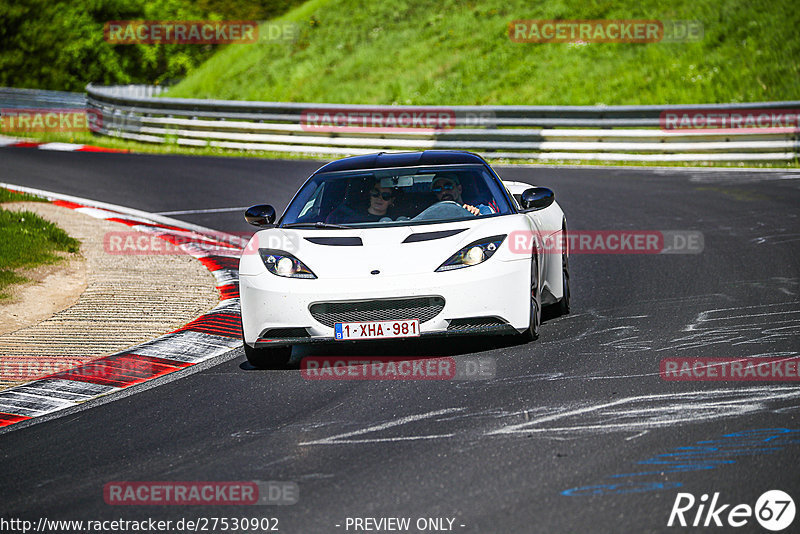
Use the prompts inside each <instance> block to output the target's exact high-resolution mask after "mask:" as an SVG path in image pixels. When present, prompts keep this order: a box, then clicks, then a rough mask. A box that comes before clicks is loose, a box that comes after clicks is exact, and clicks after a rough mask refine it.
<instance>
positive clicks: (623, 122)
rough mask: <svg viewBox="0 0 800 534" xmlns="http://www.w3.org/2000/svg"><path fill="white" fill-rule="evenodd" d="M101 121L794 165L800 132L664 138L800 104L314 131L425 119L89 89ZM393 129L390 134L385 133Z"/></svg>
mask: <svg viewBox="0 0 800 534" xmlns="http://www.w3.org/2000/svg"><path fill="white" fill-rule="evenodd" d="M86 90H87V93H88V98H87V105H88V106H89V107H90V108H93V109H95V110H96V111H97V112H99V113H100V114H102V126H101V127H100V128H99V129H98V131H97V133H98V134H101V135H107V136H112V137H120V138H124V139H131V140H136V141H143V142H150V143H165V142H171V143H176V144H178V145H183V146H190V147H191V146H193V147H206V146H208V147H220V148H231V149H241V150H265V151H273V152H294V153H306V154H324V155H352V154H366V153H371V152H375V151H378V150H424V149H460V150H473V151H477V152H480V153H482V154H484V155H486V156H488V157H497V158H514V159H533V160H573V159H574V160H597V161H656V162H658V161H754V160H762V161H786V160H796V159H797V158H798V154H800V141H798V134H799V133H800V128H798V127H797V125H796V124H795V125H793V126H788V127H780V128H762V129H754V128H749V129H744V128H741V129H725V130H713V129H705V130H692V129H684V130H680V129H678V130H662V129H661V128H660V124H661V116H662V113H665V112H668V111H676V110H677V111H681V110H684V111H686V112H687V113H688V112H690V111H691V112H698V111H701V112H702V111H707V112H708V113H712V112H713V113H735V112H737V111H744V110H749V109H753V108H757V109H759V110H775V111H776V112H777V111H778V110H798V109H800V101H792V102H764V103H745V104H706V105H681V106H447V107H445V106H439V107H438V108H437V109H446V110H447V111H448V112H449V113H451V114H452V117H453V119H452V121H451V124H450V127H448V128H445V129H438V130H434V129H422V128H418V129H413V128H396V129H395V130H391V129H387V128H377V127H347V128H339V129H337V128H332V129H327V130H326V129H324V128H313V127H309V126H308V125H307V124H305V123H304V122H303V121H304V113H306V112H308V110H315V111H317V112H325V111H326V110H327V111H330V112H341V111H343V110H344V111H345V112H351V113H353V114H357V113H364V112H367V111H369V112H374V111H375V110H379V111H381V110H382V111H384V112H386V113H391V114H399V113H403V112H408V113H409V114H413V113H414V112H418V113H419V112H423V111H425V110H430V109H432V108H431V107H424V106H383V107H376V106H367V105H341V104H317V103H314V104H309V103H293V102H289V103H287V102H250V101H236V100H200V99H189V98H156V97H155V95H156V94H158V93H159V92H160V90H161V88H151V87H148V86H115V87H99V86H94V85H91V84H90V85H89V86H87V88H86ZM387 130H389V131H387Z"/></svg>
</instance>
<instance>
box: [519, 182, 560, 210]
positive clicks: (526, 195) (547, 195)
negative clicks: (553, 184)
mask: <svg viewBox="0 0 800 534" xmlns="http://www.w3.org/2000/svg"><path fill="white" fill-rule="evenodd" d="M555 199H556V195H555V193H553V191H552V190H551V189H548V188H546V187H531V188H530V189H526V190H525V191H523V192H522V209H524V210H525V211H534V210H540V209H544V208H546V207H547V206H549V205H550V204H552V203H553V202H554V201H555Z"/></svg>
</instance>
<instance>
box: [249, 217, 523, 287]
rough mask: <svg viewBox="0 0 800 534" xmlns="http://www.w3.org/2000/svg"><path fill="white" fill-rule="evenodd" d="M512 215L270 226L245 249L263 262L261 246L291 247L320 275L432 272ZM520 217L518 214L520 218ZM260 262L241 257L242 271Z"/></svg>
mask: <svg viewBox="0 0 800 534" xmlns="http://www.w3.org/2000/svg"><path fill="white" fill-rule="evenodd" d="M510 219H512V220H517V219H518V217H517V216H502V217H491V218H482V219H477V220H473V221H470V220H466V221H455V222H448V223H441V224H426V225H418V226H395V227H384V228H359V229H352V230H349V229H348V230H344V229H336V230H333V229H327V230H319V229H305V228H303V229H299V228H298V229H283V228H271V229H268V230H261V231H259V232H258V233H256V234H255V235H254V236H253V238H252V239H251V241H250V243H249V244H248V247H247V249H246V251H245V254H251V255H253V256H255V257H256V258H258V262H257V263H260V261H261V260H260V258H259V256H258V249H259V248H266V249H271V250H276V251H277V250H282V251H284V252H289V253H290V254H292V255H293V256H295V257H296V258H297V259H299V260H300V261H302V262H303V263H304V264H305V265H306V266H307V267H308V268H309V269H311V271H313V272H314V273H315V274H316V275H317V277H318V278H327V279H332V278H357V277H362V276H366V275H369V274H370V273H371V272H372V271H380V274H381V275H383V276H393V275H409V274H415V273H430V272H432V271H435V270H436V269H437V268H438V267H439V266H440V265H441V264H442V263H444V262H445V261H446V260H447V259H448V258H449V257H450V256H452V255H453V254H455V253H456V252H458V250H460V249H461V248H462V247H464V246H466V245H468V244H470V243H472V242H474V241H476V240H478V239H482V238H486V237H491V236H494V235H501V234H508V233H509V231H510V230H511V229H512V228H509V223H510V222H512V221H511V220H510ZM522 223H523V221H522V220H518V223H517V224H522ZM517 224H511V225H510V226H512V227H516V226H517ZM505 246H506V244H504V245H503V246H501V250H502V249H503V248H505ZM498 252H500V251H498ZM257 263H256V262H246V261H243V262H242V265H241V273H240V274H243V275H247V274H257V273H255V272H251V270H252V269H257V270H258V271H259V272H263V265H261V266H260V267H258V265H257Z"/></svg>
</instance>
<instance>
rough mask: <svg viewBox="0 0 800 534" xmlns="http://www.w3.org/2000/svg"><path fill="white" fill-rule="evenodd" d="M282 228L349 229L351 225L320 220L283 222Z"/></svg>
mask: <svg viewBox="0 0 800 534" xmlns="http://www.w3.org/2000/svg"><path fill="white" fill-rule="evenodd" d="M282 228H346V229H348V230H350V229H351V228H352V227H350V226H345V225H343V224H330V223H324V222H322V221H317V222H313V223H312V222H302V223H290V224H284V225H283V226H282Z"/></svg>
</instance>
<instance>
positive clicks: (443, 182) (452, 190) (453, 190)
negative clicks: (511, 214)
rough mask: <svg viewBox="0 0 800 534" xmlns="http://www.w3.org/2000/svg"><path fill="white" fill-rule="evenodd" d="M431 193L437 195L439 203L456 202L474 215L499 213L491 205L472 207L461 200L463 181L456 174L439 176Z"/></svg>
mask: <svg viewBox="0 0 800 534" xmlns="http://www.w3.org/2000/svg"><path fill="white" fill-rule="evenodd" d="M431 191H432V192H433V194H434V195H436V198H437V199H438V200H439V202H445V201H447V200H450V201H452V202H456V203H457V204H458V205H460V206H461V207H462V208H464V209H465V210H467V211H468V212H470V213H471V214H473V215H488V214H491V213H497V209H495V208H494V207H492V206H491V205H487V204H478V205H477V206H472V205H470V204H466V203H465V202H464V199H463V198H461V193H462V191H463V187H462V186H461V181H460V180H459V179H458V176H457V175H456V174H455V173H439V174H437V175H436V178H435V179H434V180H433V182H431Z"/></svg>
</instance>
